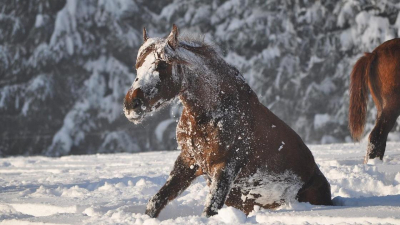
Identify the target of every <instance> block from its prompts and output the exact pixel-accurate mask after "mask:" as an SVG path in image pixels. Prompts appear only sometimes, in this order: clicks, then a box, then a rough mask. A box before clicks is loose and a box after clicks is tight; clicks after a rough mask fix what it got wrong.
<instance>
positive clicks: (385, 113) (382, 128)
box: [364, 108, 399, 163]
mask: <svg viewBox="0 0 400 225" xmlns="http://www.w3.org/2000/svg"><path fill="white" fill-rule="evenodd" d="M398 116H399V113H398V110H393V109H388V108H384V109H383V110H382V111H381V112H379V111H378V116H377V119H376V124H375V127H374V129H372V131H371V134H370V135H369V143H368V147H367V155H366V156H365V161H364V163H367V162H368V159H375V158H379V159H381V160H382V158H383V155H384V154H385V148H386V140H387V136H388V134H389V132H390V130H391V129H392V128H393V126H394V124H395V122H396V119H397V117H398Z"/></svg>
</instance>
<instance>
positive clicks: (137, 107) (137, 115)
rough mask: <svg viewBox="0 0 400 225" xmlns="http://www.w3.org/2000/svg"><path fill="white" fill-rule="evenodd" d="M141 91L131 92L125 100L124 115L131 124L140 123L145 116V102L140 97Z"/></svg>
mask: <svg viewBox="0 0 400 225" xmlns="http://www.w3.org/2000/svg"><path fill="white" fill-rule="evenodd" d="M139 91H140V90H139V89H136V90H134V91H132V90H129V91H128V93H127V94H126V96H125V99H124V113H125V116H126V118H128V120H129V121H131V122H134V123H136V122H138V121H139V120H140V119H142V118H143V116H144V107H143V106H144V105H143V100H142V98H140V97H139V96H138V94H139Z"/></svg>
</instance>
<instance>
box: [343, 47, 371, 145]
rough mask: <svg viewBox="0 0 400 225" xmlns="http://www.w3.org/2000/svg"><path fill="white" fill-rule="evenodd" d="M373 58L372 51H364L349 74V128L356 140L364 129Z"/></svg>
mask: <svg viewBox="0 0 400 225" xmlns="http://www.w3.org/2000/svg"><path fill="white" fill-rule="evenodd" d="M374 59H375V54H374V53H365V54H364V56H362V57H361V58H360V59H359V60H358V61H357V62H356V64H355V65H354V67H353V71H351V75H350V105H349V128H350V133H351V136H352V137H353V139H354V140H357V141H358V140H360V137H361V135H362V133H363V131H364V126H365V119H366V114H367V103H368V81H369V79H370V75H371V74H370V73H371V63H373V61H374ZM373 77H375V76H373ZM374 89H375V88H374Z"/></svg>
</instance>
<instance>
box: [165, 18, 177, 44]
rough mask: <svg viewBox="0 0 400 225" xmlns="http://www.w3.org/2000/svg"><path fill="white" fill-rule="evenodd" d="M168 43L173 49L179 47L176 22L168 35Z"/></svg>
mask: <svg viewBox="0 0 400 225" xmlns="http://www.w3.org/2000/svg"><path fill="white" fill-rule="evenodd" d="M167 40H168V45H169V46H171V48H172V49H174V50H175V49H176V48H177V47H178V27H177V26H176V25H175V24H174V25H172V31H171V33H170V34H169V35H168V37H167Z"/></svg>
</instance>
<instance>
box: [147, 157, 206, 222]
mask: <svg viewBox="0 0 400 225" xmlns="http://www.w3.org/2000/svg"><path fill="white" fill-rule="evenodd" d="M188 164H189V162H188V160H186V158H184V156H182V154H181V155H179V156H178V158H177V159H176V161H175V165H174V168H173V169H172V171H171V173H170V176H169V178H168V180H167V182H166V183H165V184H164V186H163V187H162V188H161V189H160V190H159V191H158V193H157V194H156V195H154V196H153V197H152V198H151V199H150V200H149V203H148V204H147V208H146V214H147V215H149V216H150V217H153V218H155V217H158V214H160V212H161V210H162V209H163V208H164V207H165V206H166V205H167V204H168V202H169V201H171V200H173V199H174V198H176V197H177V196H178V195H179V194H180V193H182V192H183V191H184V190H185V189H186V188H187V187H189V185H190V184H191V182H192V181H193V180H194V179H195V178H196V177H197V174H196V172H197V169H198V168H199V167H198V166H197V165H193V166H192V167H191V165H188Z"/></svg>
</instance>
